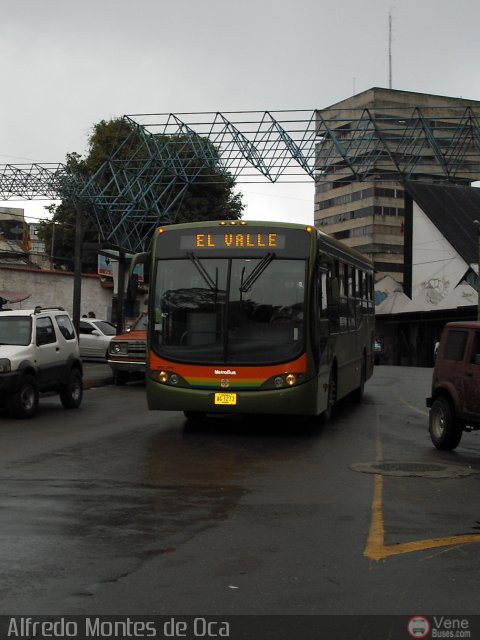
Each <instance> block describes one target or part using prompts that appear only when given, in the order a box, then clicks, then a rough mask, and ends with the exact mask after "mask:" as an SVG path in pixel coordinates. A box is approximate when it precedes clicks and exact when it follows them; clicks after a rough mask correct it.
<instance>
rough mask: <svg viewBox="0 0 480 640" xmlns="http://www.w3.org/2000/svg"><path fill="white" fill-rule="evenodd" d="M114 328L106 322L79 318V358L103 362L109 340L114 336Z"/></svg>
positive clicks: (115, 331)
mask: <svg viewBox="0 0 480 640" xmlns="http://www.w3.org/2000/svg"><path fill="white" fill-rule="evenodd" d="M116 333H117V330H116V329H115V326H114V325H113V324H112V323H111V322H108V321H107V320H97V318H81V320H80V326H79V340H78V342H79V345H80V357H81V358H85V359H93V360H98V359H100V360H105V359H106V357H107V354H108V347H109V345H110V341H111V339H112V338H113V337H114V336H115V335H116Z"/></svg>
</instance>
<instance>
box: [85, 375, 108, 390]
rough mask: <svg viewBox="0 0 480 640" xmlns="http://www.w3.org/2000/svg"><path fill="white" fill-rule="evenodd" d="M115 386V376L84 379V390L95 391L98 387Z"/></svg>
mask: <svg viewBox="0 0 480 640" xmlns="http://www.w3.org/2000/svg"><path fill="white" fill-rule="evenodd" d="M109 384H113V376H108V377H102V378H84V379H83V388H84V389H95V388H96V387H105V386H106V385H109Z"/></svg>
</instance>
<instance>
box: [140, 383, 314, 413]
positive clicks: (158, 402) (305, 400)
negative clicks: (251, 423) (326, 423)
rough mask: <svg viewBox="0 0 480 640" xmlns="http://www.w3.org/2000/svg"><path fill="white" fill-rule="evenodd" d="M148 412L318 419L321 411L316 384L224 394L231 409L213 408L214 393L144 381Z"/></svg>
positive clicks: (216, 405)
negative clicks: (230, 398) (231, 396)
mask: <svg viewBox="0 0 480 640" xmlns="http://www.w3.org/2000/svg"><path fill="white" fill-rule="evenodd" d="M146 386H147V399H148V408H149V409H151V410H161V411H192V412H201V413H224V414H225V413H237V414H259V413H264V414H288V415H312V416H313V415H318V414H319V413H320V412H321V411H323V410H324V409H325V407H322V400H323V399H320V403H319V398H318V396H319V393H320V395H325V401H326V394H322V393H321V392H319V390H318V383H317V380H316V379H313V380H309V381H307V382H305V383H303V384H299V385H298V386H295V387H285V388H282V389H268V390H259V391H241V390H240V391H239V390H235V389H232V390H230V389H229V390H228V392H229V393H232V394H235V401H236V402H235V404H234V405H220V404H215V393H221V392H222V390H221V389H218V390H216V391H210V390H205V389H190V388H185V387H173V386H171V385H165V384H161V383H159V382H156V381H154V380H152V379H151V378H149V377H147V379H146Z"/></svg>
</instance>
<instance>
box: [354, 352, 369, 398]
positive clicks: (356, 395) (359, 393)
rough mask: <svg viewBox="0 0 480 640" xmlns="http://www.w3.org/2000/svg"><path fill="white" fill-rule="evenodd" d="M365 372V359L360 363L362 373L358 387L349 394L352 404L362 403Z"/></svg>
mask: <svg viewBox="0 0 480 640" xmlns="http://www.w3.org/2000/svg"><path fill="white" fill-rule="evenodd" d="M365 371H366V367H365V359H364V360H363V362H362V372H361V374H360V385H359V386H358V387H357V388H356V389H354V390H353V391H352V393H351V396H350V397H351V399H352V400H353V402H358V403H360V402H362V400H363V394H364V392H365V377H366V375H365Z"/></svg>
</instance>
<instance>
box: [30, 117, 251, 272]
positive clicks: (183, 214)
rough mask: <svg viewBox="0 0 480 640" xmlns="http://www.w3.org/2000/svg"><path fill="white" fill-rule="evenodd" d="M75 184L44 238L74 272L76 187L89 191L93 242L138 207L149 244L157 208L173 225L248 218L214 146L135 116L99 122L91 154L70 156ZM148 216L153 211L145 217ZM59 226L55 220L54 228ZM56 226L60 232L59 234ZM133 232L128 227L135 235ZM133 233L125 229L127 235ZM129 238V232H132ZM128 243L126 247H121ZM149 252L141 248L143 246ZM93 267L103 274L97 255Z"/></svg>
mask: <svg viewBox="0 0 480 640" xmlns="http://www.w3.org/2000/svg"><path fill="white" fill-rule="evenodd" d="M66 171H67V176H68V180H67V181H66V185H67V186H68V187H69V189H70V192H69V190H68V189H66V192H65V196H64V197H63V198H62V204H61V205H59V206H57V207H55V206H53V207H50V211H51V213H52V214H53V218H52V221H51V222H45V223H43V224H41V228H40V231H39V236H40V239H41V240H43V241H44V242H45V244H46V247H47V251H48V252H52V245H53V253H54V255H55V256H56V258H57V259H58V261H62V262H63V264H65V265H66V266H67V268H72V264H73V253H74V252H73V248H74V238H75V219H76V210H75V206H74V197H72V195H74V194H72V185H75V189H77V190H81V189H84V192H85V193H84V197H83V198H82V200H81V202H80V204H81V206H82V208H83V210H84V213H85V214H86V215H85V218H86V221H87V224H86V228H85V241H86V242H88V243H95V242H97V241H98V238H99V236H100V237H102V238H108V237H109V232H110V231H111V228H114V229H116V227H117V226H119V221H121V222H122V224H125V223H124V220H123V218H125V216H124V215H123V213H124V211H126V210H127V208H125V209H123V210H122V206H124V207H131V208H132V209H133V210H134V211H135V213H137V216H132V220H136V222H133V221H132V222H131V223H129V220H128V216H127V224H130V225H131V231H132V233H134V234H135V238H136V241H137V244H139V243H140V242H143V244H144V245H145V246H143V247H142V249H145V248H146V245H148V243H149V239H150V237H151V235H152V234H153V231H154V228H155V226H156V224H157V219H158V215H157V214H156V213H155V211H156V210H157V211H160V213H161V212H162V211H165V212H166V217H165V221H167V222H193V221H200V220H225V219H227V220H232V219H239V218H241V216H242V211H243V209H244V205H243V203H242V196H241V194H236V193H234V187H235V181H234V179H233V177H232V176H231V175H229V174H227V173H225V172H224V171H222V169H221V163H220V157H219V155H218V152H217V150H216V148H215V147H214V145H213V144H212V143H211V142H210V141H209V140H208V139H205V138H201V137H200V136H195V135H193V136H186V135H175V136H166V135H156V134H151V133H148V132H145V131H144V130H143V128H142V127H140V126H139V125H137V124H136V123H134V122H133V121H131V120H129V119H128V118H116V119H112V120H109V121H105V120H102V121H100V122H99V123H98V124H96V125H94V127H93V129H92V133H91V135H90V138H89V150H88V155H87V156H86V157H85V158H84V159H82V157H81V156H80V155H79V154H77V153H71V154H68V155H67V162H66ZM142 212H148V213H149V214H150V213H151V215H150V217H148V216H145V215H144V217H143V218H142V216H141V214H142ZM52 223H55V225H54V224H52ZM54 226H55V231H53V229H54ZM128 231H129V230H127V232H128ZM124 233H125V231H124ZM127 235H128V233H127ZM116 244H122V242H116ZM138 249H139V250H141V249H140V248H138ZM85 257H86V260H85V261H84V267H85V270H92V271H96V257H93V256H91V257H90V258H88V256H85Z"/></svg>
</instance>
